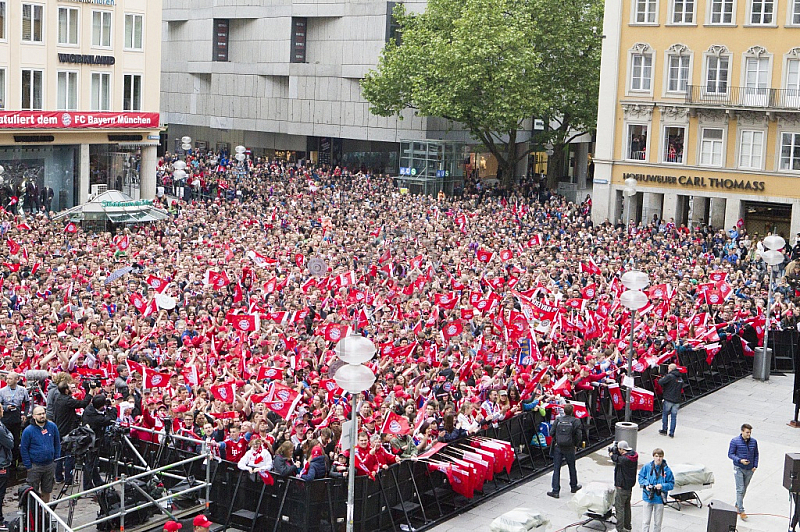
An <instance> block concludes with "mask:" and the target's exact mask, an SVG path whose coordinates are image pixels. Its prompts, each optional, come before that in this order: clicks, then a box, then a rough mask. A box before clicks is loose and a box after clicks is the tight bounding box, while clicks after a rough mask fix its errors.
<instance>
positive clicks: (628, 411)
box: [625, 309, 636, 421]
mask: <svg viewBox="0 0 800 532" xmlns="http://www.w3.org/2000/svg"><path fill="white" fill-rule="evenodd" d="M635 320H636V310H635V309H631V341H630V344H629V345H628V377H630V378H633V340H634V336H633V335H634V329H635V326H636V323H635ZM627 388H628V390H627V395H626V396H625V421H630V420H631V394H632V393H633V386H628V387H627Z"/></svg>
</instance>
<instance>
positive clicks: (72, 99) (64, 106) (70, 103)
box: [57, 71, 78, 111]
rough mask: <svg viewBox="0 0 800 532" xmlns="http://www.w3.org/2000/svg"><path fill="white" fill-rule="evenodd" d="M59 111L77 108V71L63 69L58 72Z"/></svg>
mask: <svg viewBox="0 0 800 532" xmlns="http://www.w3.org/2000/svg"><path fill="white" fill-rule="evenodd" d="M57 100H58V101H57V106H58V110H59V111H75V110H77V109H78V73H77V72H75V71H63V72H59V73H58V98H57Z"/></svg>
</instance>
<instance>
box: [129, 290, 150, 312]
mask: <svg viewBox="0 0 800 532" xmlns="http://www.w3.org/2000/svg"><path fill="white" fill-rule="evenodd" d="M130 303H131V305H133V306H134V308H135V309H136V310H138V311H139V312H144V309H145V307H146V306H147V303H145V302H144V298H143V297H142V296H141V295H140V294H137V293H133V294H131V297H130Z"/></svg>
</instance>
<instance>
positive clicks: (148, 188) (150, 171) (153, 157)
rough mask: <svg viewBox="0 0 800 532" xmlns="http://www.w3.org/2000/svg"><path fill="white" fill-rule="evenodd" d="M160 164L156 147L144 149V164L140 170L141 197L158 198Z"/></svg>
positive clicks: (144, 147) (145, 147)
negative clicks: (157, 169) (157, 165)
mask: <svg viewBox="0 0 800 532" xmlns="http://www.w3.org/2000/svg"><path fill="white" fill-rule="evenodd" d="M157 162H158V157H157V152H156V146H143V147H142V164H141V167H140V168H139V197H140V198H141V199H148V200H150V199H153V198H155V197H156V164H157Z"/></svg>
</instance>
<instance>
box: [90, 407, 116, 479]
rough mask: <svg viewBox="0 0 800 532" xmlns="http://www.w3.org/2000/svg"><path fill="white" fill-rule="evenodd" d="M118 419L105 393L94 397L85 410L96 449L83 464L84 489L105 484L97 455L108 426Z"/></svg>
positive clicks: (102, 446) (102, 445)
mask: <svg viewBox="0 0 800 532" xmlns="http://www.w3.org/2000/svg"><path fill="white" fill-rule="evenodd" d="M116 420H117V412H116V410H114V409H113V408H109V407H108V406H107V405H106V397H105V396H104V395H95V396H94V397H92V403H91V404H90V405H89V406H87V407H86V410H84V411H83V424H84V425H88V426H89V427H90V428H91V429H92V431H94V437H95V440H94V441H95V449H94V451H92V452H90V453H89V455H88V456H87V457H86V462H85V463H84V464H83V489H84V490H90V489H92V488H94V487H97V486H100V485H102V484H103V479H102V478H100V468H99V467H98V466H97V456H98V452H99V450H100V449H103V448H104V444H105V441H106V428H107V427H109V426H111V425H113V424H114V422H115V421H116Z"/></svg>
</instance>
